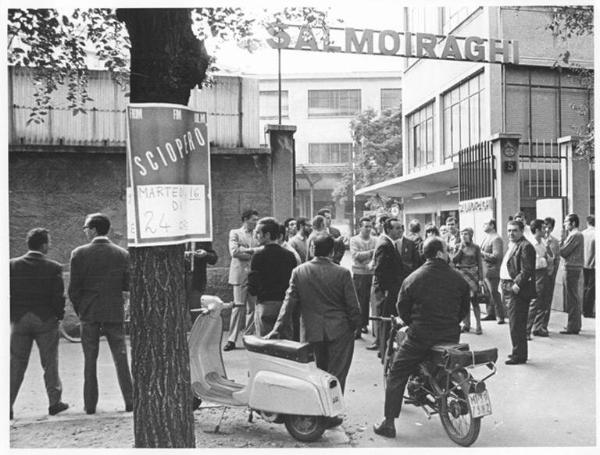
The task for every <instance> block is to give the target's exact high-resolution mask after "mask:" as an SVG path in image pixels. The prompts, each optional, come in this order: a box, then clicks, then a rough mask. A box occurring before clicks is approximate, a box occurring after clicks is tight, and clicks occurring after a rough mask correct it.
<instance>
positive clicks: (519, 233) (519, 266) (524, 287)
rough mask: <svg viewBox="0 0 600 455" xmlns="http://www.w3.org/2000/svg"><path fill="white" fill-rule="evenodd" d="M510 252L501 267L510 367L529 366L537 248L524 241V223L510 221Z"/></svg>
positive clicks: (508, 225) (508, 363) (505, 256)
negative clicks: (530, 305) (510, 349)
mask: <svg viewBox="0 0 600 455" xmlns="http://www.w3.org/2000/svg"><path fill="white" fill-rule="evenodd" d="M507 231H508V240H509V242H508V251H507V252H506V254H505V255H504V259H503V260H502V264H501V265H500V285H501V287H502V298H503V300H504V302H505V303H506V308H507V310H508V323H509V326H510V339H511V342H512V346H513V349H512V354H510V355H509V359H508V360H507V361H506V364H507V365H517V364H520V363H525V362H527V316H528V313H529V302H530V301H531V299H533V298H535V296H536V292H535V248H534V247H533V245H531V243H529V241H527V240H526V239H525V237H524V226H523V223H522V222H521V221H514V220H513V221H509V222H508V224H507Z"/></svg>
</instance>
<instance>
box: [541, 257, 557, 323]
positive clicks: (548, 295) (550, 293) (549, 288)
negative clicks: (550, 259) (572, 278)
mask: <svg viewBox="0 0 600 455" xmlns="http://www.w3.org/2000/svg"><path fill="white" fill-rule="evenodd" d="M557 273H558V267H555V268H554V272H552V275H550V276H549V277H548V283H547V285H546V287H545V288H544V293H545V295H544V298H545V299H546V302H548V312H547V313H546V314H545V315H544V321H543V322H542V331H544V332H548V323H549V322H550V314H551V313H552V300H553V297H554V286H555V284H556V274H557Z"/></svg>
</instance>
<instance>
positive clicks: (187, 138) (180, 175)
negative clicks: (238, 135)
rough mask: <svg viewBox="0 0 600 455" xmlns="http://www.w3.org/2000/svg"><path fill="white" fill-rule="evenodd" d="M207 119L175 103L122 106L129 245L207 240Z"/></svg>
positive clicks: (209, 219)
mask: <svg viewBox="0 0 600 455" xmlns="http://www.w3.org/2000/svg"><path fill="white" fill-rule="evenodd" d="M206 120H207V118H206V113H205V112H196V111H193V110H191V109H189V108H187V107H185V106H180V105H176V104H150V103H149V104H130V105H129V106H128V107H127V131H128V143H127V239H128V244H129V246H130V247H141V246H158V245H174V244H178V243H185V242H195V241H211V240H212V217H211V213H212V207H211V186H210V152H209V142H208V132H207V125H206Z"/></svg>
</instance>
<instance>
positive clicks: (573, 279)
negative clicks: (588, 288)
mask: <svg viewBox="0 0 600 455" xmlns="http://www.w3.org/2000/svg"><path fill="white" fill-rule="evenodd" d="M581 270H582V269H565V281H564V283H565V289H566V291H567V300H566V310H567V313H568V319H567V328H566V330H567V332H574V333H579V331H580V330H581V298H582V295H581V289H580V287H579V280H580V279H581Z"/></svg>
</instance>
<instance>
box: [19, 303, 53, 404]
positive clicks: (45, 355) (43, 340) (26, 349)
mask: <svg viewBox="0 0 600 455" xmlns="http://www.w3.org/2000/svg"><path fill="white" fill-rule="evenodd" d="M11 326H12V327H11V334H10V408H11V409H12V407H13V404H14V402H15V399H16V398H17V394H18V393H19V388H21V384H22V383H23V377H24V376H25V370H27V364H28V363H29V355H30V354H31V346H32V345H33V341H34V340H35V344H37V347H38V350H39V351H40V361H41V363H42V368H43V370H44V383H45V384H46V393H47V394H48V403H49V405H50V406H53V405H55V404H57V403H58V402H60V398H61V395H62V384H61V382H60V377H59V375H58V338H59V335H58V320H57V319H56V318H55V317H51V318H50V319H48V320H46V321H42V320H41V319H40V318H39V317H38V316H37V315H35V314H33V313H31V312H28V313H25V314H24V315H23V317H22V318H21V319H19V320H18V321H17V322H15V323H13V324H11Z"/></svg>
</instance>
